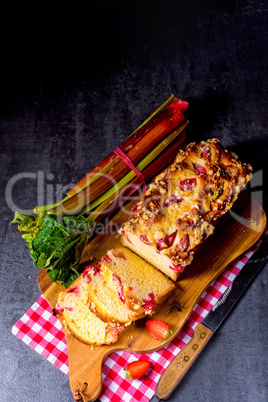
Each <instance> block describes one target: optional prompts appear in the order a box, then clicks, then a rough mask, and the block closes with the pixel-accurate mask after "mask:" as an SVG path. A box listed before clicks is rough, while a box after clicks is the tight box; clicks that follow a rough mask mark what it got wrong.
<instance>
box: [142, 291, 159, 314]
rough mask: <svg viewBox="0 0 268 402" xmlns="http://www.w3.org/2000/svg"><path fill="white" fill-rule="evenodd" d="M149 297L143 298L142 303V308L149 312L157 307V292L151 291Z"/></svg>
mask: <svg viewBox="0 0 268 402" xmlns="http://www.w3.org/2000/svg"><path fill="white" fill-rule="evenodd" d="M148 296H149V299H143V301H144V304H143V305H142V308H143V309H144V310H145V311H146V312H147V313H149V312H151V313H153V312H154V309H155V308H156V307H157V303H156V299H155V294H154V292H151V293H149V294H148Z"/></svg>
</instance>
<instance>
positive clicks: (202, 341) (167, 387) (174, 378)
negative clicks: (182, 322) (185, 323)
mask: <svg viewBox="0 0 268 402" xmlns="http://www.w3.org/2000/svg"><path fill="white" fill-rule="evenodd" d="M213 334H214V332H213V331H212V330H211V329H209V328H207V327H206V326H205V325H203V324H202V323H199V324H198V325H197V327H196V328H195V330H194V334H193V337H192V339H191V340H190V341H189V342H188V343H187V345H186V346H184V348H183V349H182V351H181V352H180V353H179V354H178V356H176V357H175V358H174V359H173V360H172V362H171V363H170V364H169V366H168V367H167V368H166V370H165V371H164V373H163V374H162V376H161V377H160V380H159V382H158V384H157V387H156V390H155V394H156V396H157V397H158V398H159V399H166V398H168V397H169V395H170V394H171V393H172V391H174V389H175V388H176V386H177V385H178V384H179V382H180V381H181V379H182V378H183V377H184V375H185V374H186V373H187V371H188V370H189V368H190V367H191V365H192V364H193V362H194V361H195V359H196V358H197V356H198V355H199V353H200V352H201V350H203V348H204V347H205V346H206V344H207V342H208V341H209V339H210V338H211V336H212V335H213Z"/></svg>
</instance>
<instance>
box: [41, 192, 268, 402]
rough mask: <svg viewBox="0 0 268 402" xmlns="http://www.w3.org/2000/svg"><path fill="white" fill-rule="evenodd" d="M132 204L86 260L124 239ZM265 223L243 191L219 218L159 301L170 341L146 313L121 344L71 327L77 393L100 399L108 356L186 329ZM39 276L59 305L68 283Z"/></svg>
mask: <svg viewBox="0 0 268 402" xmlns="http://www.w3.org/2000/svg"><path fill="white" fill-rule="evenodd" d="M132 204H133V202H132V203H129V204H128V205H127V206H126V207H124V210H120V211H119V212H118V213H117V214H116V215H115V217H114V218H113V219H112V221H111V222H110V223H109V224H108V225H107V226H106V228H105V229H104V230H103V231H102V232H101V233H100V234H98V235H97V236H96V237H95V238H94V239H93V240H92V241H91V242H90V243H89V244H88V245H87V247H86V249H85V250H84V253H83V256H82V259H81V262H82V263H83V262H87V261H88V262H90V264H95V263H97V262H98V261H99V260H100V258H101V257H102V255H103V254H106V252H107V250H109V249H111V248H114V247H115V246H116V245H117V244H119V242H120V237H119V235H118V229H119V228H120V227H121V225H122V224H123V222H125V221H126V219H127V218H128V215H129V211H130V209H131V207H132ZM265 227H266V215H265V213H264V211H263V209H262V207H261V206H260V205H259V203H258V202H257V201H255V200H254V199H253V198H252V197H251V195H250V194H248V193H246V192H242V193H241V194H240V196H239V199H238V200H237V201H236V203H235V204H234V207H233V209H232V210H231V211H229V212H228V213H227V214H226V215H224V216H223V217H222V218H221V219H220V220H219V222H218V224H217V227H216V229H215V232H214V234H213V235H211V236H210V237H209V238H208V239H207V240H206V241H205V242H204V244H203V245H202V246H201V247H200V248H199V250H198V252H197V253H196V255H195V257H194V261H193V263H192V264H191V265H190V266H189V267H188V268H187V269H186V270H185V271H184V273H183V274H182V275H181V276H180V277H179V279H178V281H177V283H176V287H175V291H174V293H173V294H172V296H171V297H170V298H169V300H168V301H166V302H165V303H164V304H162V305H159V306H158V307H157V309H156V312H155V314H154V318H156V319H159V320H163V321H165V322H167V323H168V324H169V326H170V328H171V329H172V330H173V335H172V336H170V337H169V338H168V339H167V340H166V341H164V342H161V341H158V340H156V339H154V338H153V337H152V336H151V335H150V334H149V333H148V331H147V330H146V328H145V325H144V322H145V319H142V320H138V321H136V323H133V324H132V325H131V326H129V327H128V329H127V330H126V331H124V332H123V333H122V335H121V338H120V339H119V341H118V342H117V343H116V344H114V345H109V346H99V347H95V348H94V349H92V348H91V347H90V346H89V345H86V344H84V343H82V342H80V341H78V340H77V339H76V338H74V337H73V336H72V335H70V334H69V332H68V331H65V336H66V340H67V346H68V358H69V378H70V387H71V390H72V392H73V395H74V398H76V399H77V398H78V396H77V395H78V393H79V392H78V390H81V389H82V388H83V392H80V396H81V400H83V401H84V402H85V401H87V402H91V401H94V400H96V399H97V397H98V396H99V395H100V393H101V389H102V376H101V370H102V364H103V360H104V358H105V357H106V356H107V355H109V354H110V353H112V352H114V351H117V350H127V351H130V352H135V353H137V352H138V353H149V352H153V351H156V350H159V349H161V348H163V347H164V346H165V345H166V344H168V343H169V342H170V341H171V340H172V339H173V338H174V337H175V336H176V335H177V334H178V332H179V331H180V330H181V328H182V327H183V325H184V323H185V322H186V320H187V318H188V316H189V314H190V313H191V311H192V309H193V307H194V306H195V304H196V302H197V301H198V299H199V297H200V296H201V294H202V293H203V292H204V290H205V289H206V288H207V287H208V286H209V285H210V284H211V282H212V281H213V280H214V279H216V278H217V276H219V275H220V274H221V273H222V272H223V271H224V270H225V269H226V268H227V267H228V266H229V265H230V264H231V263H233V262H234V261H235V260H236V259H238V258H239V256H241V254H243V253H244V252H245V251H246V250H248V249H249V248H250V247H252V246H253V245H254V244H255V243H256V242H257V240H258V239H259V238H260V237H261V235H262V233H263V231H264V229H265ZM38 282H39V287H40V290H41V292H42V293H43V295H44V297H45V298H46V300H47V301H48V303H49V304H50V306H51V307H52V308H54V307H55V305H56V301H57V297H58V294H59V293H60V292H61V291H62V290H64V287H63V286H61V285H56V284H55V283H53V282H52V281H51V280H50V278H49V277H48V275H47V274H46V271H45V270H41V271H40V274H39V281H38ZM60 320H61V318H60ZM61 321H62V320H61ZM62 324H63V323H62ZM63 327H64V326H63Z"/></svg>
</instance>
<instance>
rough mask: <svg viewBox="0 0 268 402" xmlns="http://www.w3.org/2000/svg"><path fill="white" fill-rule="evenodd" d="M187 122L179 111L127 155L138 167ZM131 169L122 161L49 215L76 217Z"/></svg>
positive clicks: (147, 135)
mask: <svg viewBox="0 0 268 402" xmlns="http://www.w3.org/2000/svg"><path fill="white" fill-rule="evenodd" d="M184 121H185V117H184V115H183V113H182V112H180V111H178V112H176V113H175V114H174V115H172V116H171V117H167V118H165V119H164V120H163V121H161V122H160V123H159V124H157V125H156V126H155V127H153V128H152V129H151V130H150V131H149V132H148V133H147V134H146V135H145V136H144V137H143V138H142V139H141V140H140V141H139V142H138V143H137V144H136V146H135V147H134V148H132V149H131V150H130V151H129V152H128V153H127V154H126V155H127V156H128V157H129V159H130V160H131V161H132V163H133V164H134V165H136V164H137V163H138V162H139V161H140V160H141V159H142V158H143V157H144V156H145V155H146V154H147V153H148V152H149V151H150V150H151V148H152V147H154V146H155V145H156V144H157V143H158V142H159V141H161V140H162V139H163V138H164V137H165V136H166V135H167V134H169V133H170V132H171V131H173V130H174V129H175V128H176V127H178V126H180V125H181V124H182V123H183V122H184ZM128 171H129V167H128V166H127V165H126V164H125V162H124V161H122V160H120V161H119V162H117V163H116V165H115V166H113V167H112V168H111V169H109V170H108V171H107V173H106V175H105V176H102V177H100V178H98V179H97V180H96V181H94V182H93V183H92V184H91V185H90V186H88V187H86V188H84V189H83V190H81V191H79V193H77V194H75V195H74V196H73V197H71V198H69V199H68V200H66V201H65V202H63V203H62V204H61V205H59V206H57V207H55V208H53V209H52V210H50V211H49V213H53V214H57V215H76V214H78V213H80V211H81V210H82V209H83V208H84V207H85V206H88V205H90V204H91V203H92V202H93V201H94V200H96V198H98V197H100V196H101V195H102V194H103V193H104V192H105V191H107V190H108V189H109V188H110V187H111V186H112V183H111V178H112V179H113V180H114V182H115V183H116V182H118V181H119V180H120V179H121V178H122V177H123V176H124V175H125V174H126V173H128Z"/></svg>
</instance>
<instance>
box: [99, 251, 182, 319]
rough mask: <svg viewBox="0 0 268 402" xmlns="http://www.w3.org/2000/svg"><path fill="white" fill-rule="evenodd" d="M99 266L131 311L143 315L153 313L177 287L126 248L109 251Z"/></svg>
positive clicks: (104, 276) (107, 280) (106, 279)
mask: <svg viewBox="0 0 268 402" xmlns="http://www.w3.org/2000/svg"><path fill="white" fill-rule="evenodd" d="M99 266H100V269H101V270H102V272H103V278H104V280H105V281H106V282H107V283H108V285H109V286H110V287H112V288H113V289H114V290H115V291H116V292H117V294H118V297H119V299H120V300H121V301H122V302H123V303H124V304H125V305H126V306H127V308H128V309H130V310H131V311H135V312H136V313H137V312H140V313H143V315H145V314H153V312H154V310H155V307H156V306H157V305H158V304H159V303H161V302H162V301H163V300H165V299H167V297H168V296H169V295H170V293H171V292H172V291H173V289H174V287H175V285H174V283H173V282H172V281H171V280H170V279H169V278H167V277H166V276H165V275H163V274H162V273H161V272H160V271H159V270H158V269H156V268H155V267H153V266H152V265H151V264H149V263H148V262H146V261H145V260H144V259H142V258H140V257H139V256H137V255H136V254H134V253H132V252H131V251H130V250H129V249H127V248H125V247H123V246H117V247H116V248H115V249H113V250H109V251H108V252H107V255H105V256H103V257H102V260H101V262H100V264H99Z"/></svg>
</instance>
